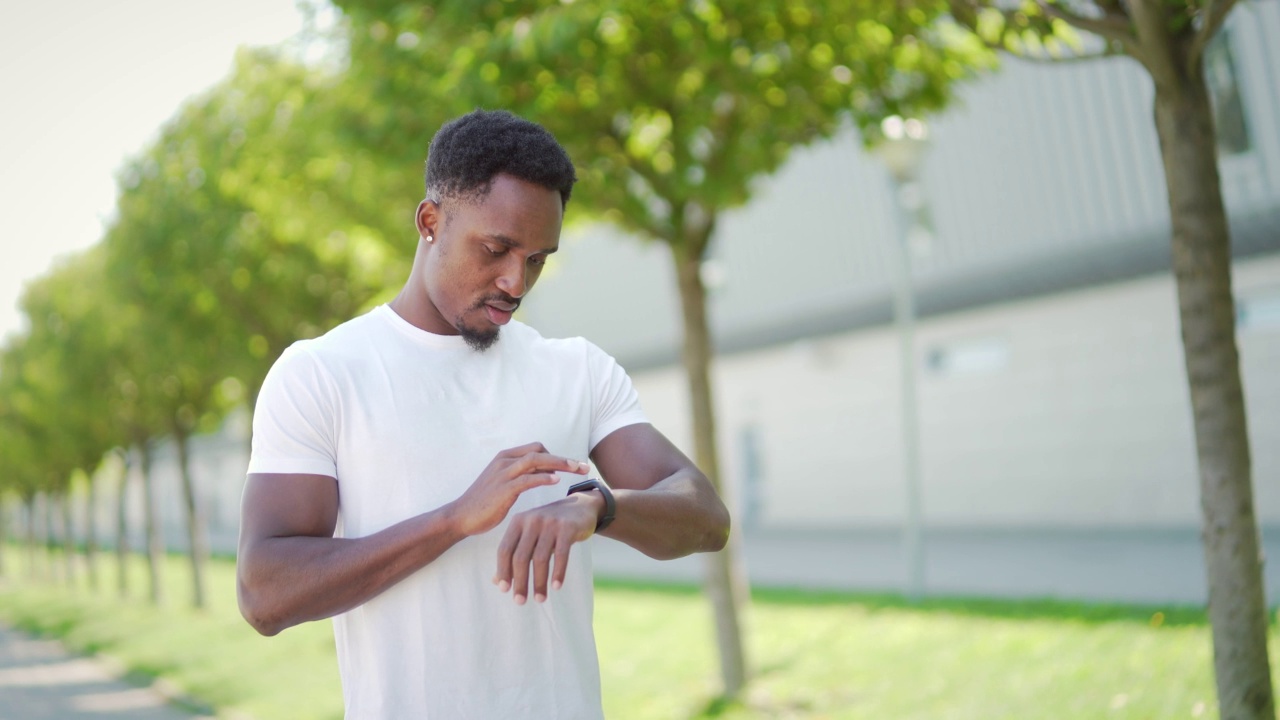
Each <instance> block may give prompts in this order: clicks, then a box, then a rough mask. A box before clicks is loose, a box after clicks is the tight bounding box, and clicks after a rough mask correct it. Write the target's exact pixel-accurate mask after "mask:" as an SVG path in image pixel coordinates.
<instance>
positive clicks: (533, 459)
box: [450, 442, 588, 535]
mask: <svg viewBox="0 0 1280 720" xmlns="http://www.w3.org/2000/svg"><path fill="white" fill-rule="evenodd" d="M587 467H588V465H587V464H586V463H585V462H582V461H581V460H571V459H569V458H564V457H560V456H559V455H551V454H550V453H548V452H547V448H546V447H545V446H543V444H542V443H538V442H536V443H529V444H528V445H521V446H520V447H515V448H511V449H509V450H503V451H502V452H500V453H498V454H497V455H496V456H494V458H493V460H492V461H491V462H490V463H489V465H488V467H486V468H485V469H484V472H482V473H480V477H478V478H476V481H475V482H473V483H471V487H469V488H467V491H466V492H464V493H463V494H462V497H460V498H458V499H457V500H454V501H453V502H452V503H450V506H451V507H450V511H451V512H450V514H451V515H452V516H453V517H454V518H455V521H456V522H457V524H458V525H457V527H458V529H459V530H460V531H461V532H462V533H463V534H464V535H479V534H480V533H484V532H488V531H490V530H492V529H494V528H495V527H497V526H498V524H499V523H501V522H502V520H503V518H505V517H506V516H507V513H509V512H511V506H512V505H515V503H516V498H518V497H520V494H521V493H523V492H524V491H525V490H530V489H532V488H535V487H541V486H543V485H555V484H556V483H558V482H560V478H558V477H556V473H557V472H571V473H577V474H579V475H584V474H586V472H587Z"/></svg>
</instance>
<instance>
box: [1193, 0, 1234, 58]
mask: <svg viewBox="0 0 1280 720" xmlns="http://www.w3.org/2000/svg"><path fill="white" fill-rule="evenodd" d="M1236 2H1237V0H1208V2H1207V3H1206V4H1205V7H1204V11H1203V12H1202V13H1201V14H1200V29H1199V30H1197V31H1196V37H1195V39H1194V40H1192V41H1191V48H1190V49H1189V50H1188V51H1187V66H1188V69H1190V68H1194V67H1195V66H1196V63H1198V62H1200V58H1201V57H1202V56H1203V55H1204V49H1205V48H1206V47H1208V46H1209V42H1210V41H1211V40H1213V36H1214V35H1217V34H1218V31H1219V30H1221V29H1222V24H1223V23H1224V22H1226V21H1227V16H1228V15H1230V14H1231V10H1232V9H1233V8H1235V6H1236Z"/></svg>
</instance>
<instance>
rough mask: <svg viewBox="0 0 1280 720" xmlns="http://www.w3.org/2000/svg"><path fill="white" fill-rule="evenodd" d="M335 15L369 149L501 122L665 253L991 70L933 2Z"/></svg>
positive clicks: (443, 9)
mask: <svg viewBox="0 0 1280 720" xmlns="http://www.w3.org/2000/svg"><path fill="white" fill-rule="evenodd" d="M337 4H338V5H339V6H340V7H341V8H342V9H343V11H344V12H345V13H347V15H348V17H349V22H350V30H349V32H348V37H349V43H350V55H351V63H352V69H351V72H352V75H353V77H354V78H355V80H356V82H357V83H360V84H362V85H365V86H367V87H369V88H370V91H369V92H370V96H371V99H372V102H373V103H374V104H373V107H374V108H376V112H375V113H374V114H373V117H372V119H370V120H369V121H368V124H369V125H370V126H372V127H373V128H374V129H375V130H381V134H380V136H381V137H390V136H396V135H398V136H400V137H401V138H412V137H423V136H424V135H425V134H426V133H427V132H428V131H429V129H430V128H432V127H434V126H435V125H438V124H439V121H440V120H441V119H442V118H447V117H450V116H453V115H457V114H460V113H462V112H465V111H466V110H469V109H471V108H472V107H475V106H484V107H502V108H507V109H510V110H512V111H514V112H516V113H517V114H521V115H523V116H525V117H528V118H530V119H533V120H536V121H537V122H539V123H541V124H543V125H544V126H545V127H547V128H548V129H549V130H550V131H551V132H552V133H553V134H554V135H555V136H556V137H557V138H558V139H559V140H560V141H561V142H562V143H563V144H564V145H565V146H566V148H567V149H568V150H569V152H570V155H571V156H572V157H573V158H574V161H575V163H576V164H577V166H578V169H579V175H580V178H581V182H580V184H579V187H578V188H577V189H575V197H577V198H580V201H579V202H580V204H581V205H583V206H585V207H586V209H587V210H588V211H589V212H590V213H592V214H594V215H597V216H602V217H604V218H606V219H608V220H610V221H612V222H614V223H617V224H619V225H622V226H623V227H626V228H628V229H631V230H633V231H636V232H638V233H639V234H640V235H641V236H643V237H646V238H652V239H660V240H664V241H667V242H671V243H680V242H684V240H685V236H686V234H687V233H686V232H685V229H684V227H683V226H682V222H683V223H689V224H691V225H694V226H697V225H705V224H706V223H707V222H708V221H709V218H710V217H711V216H714V214H715V213H716V212H718V211H720V210H722V209H725V208H729V207H733V206H735V205H739V204H742V203H743V202H745V201H746V200H747V199H748V198H749V196H750V192H751V188H752V184H753V182H754V181H755V180H756V179H757V178H759V177H761V176H762V175H766V174H768V173H771V172H773V171H774V170H776V169H777V168H778V167H779V165H780V164H781V163H782V162H783V161H784V160H785V159H786V157H787V155H788V153H789V152H790V150H791V148H792V147H794V146H796V145H801V144H804V143H808V142H811V141H813V140H815V139H818V138H822V137H826V136H829V135H831V134H832V133H834V132H835V131H836V130H837V129H838V128H839V127H841V123H842V122H846V121H847V120H850V119H851V120H852V122H853V123H854V124H855V125H856V126H857V127H859V128H860V129H862V130H864V131H867V130H872V129H874V128H875V127H877V126H878V123H879V122H880V120H881V119H882V118H884V117H886V116H888V115H895V114H897V115H922V114H925V113H928V112H931V111H934V110H938V109H940V108H942V107H943V106H945V104H946V103H947V102H948V101H949V99H950V98H951V89H952V85H953V83H954V82H955V81H957V80H960V79H962V78H964V77H966V76H968V75H970V74H971V73H972V71H973V68H974V67H978V66H984V65H986V64H989V62H990V55H989V54H988V53H987V52H986V51H985V49H984V48H982V47H981V46H980V44H978V43H975V42H974V41H973V39H972V37H970V36H968V35H967V34H965V33H961V32H958V31H957V30H956V29H955V28H954V27H952V26H950V25H949V24H947V23H945V22H942V21H941V18H942V14H943V13H944V12H945V10H946V6H945V5H944V4H940V3H919V4H909V5H899V4H896V3H885V2H876V1H875V0H839V1H834V0H833V1H829V2H822V3H800V2H764V3H761V2H732V1H730V2H711V1H710V0H708V1H705V2H697V3H685V2H674V1H672V0H668V1H665V2H641V1H640V0H632V1H626V2H586V1H585V0H584V1H581V2H574V3H560V2H537V1H524V2H488V3H484V4H483V5H480V6H476V5H475V4H473V3H464V2H444V3H430V4H429V3H412V2H362V1H361V0H339V2H338V3H337ZM868 137H870V135H869V134H868ZM405 151H408V148H406V149H405V150H402V151H401V152H405ZM412 151H413V152H421V148H419V147H413V148H412ZM694 254H695V255H697V254H699V253H694Z"/></svg>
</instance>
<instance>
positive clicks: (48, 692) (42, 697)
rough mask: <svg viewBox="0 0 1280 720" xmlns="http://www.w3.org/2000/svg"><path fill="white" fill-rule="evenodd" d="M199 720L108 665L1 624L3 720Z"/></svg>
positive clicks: (0, 718)
mask: <svg viewBox="0 0 1280 720" xmlns="http://www.w3.org/2000/svg"><path fill="white" fill-rule="evenodd" d="M194 717H200V716H198V715H192V714H190V713H188V712H184V711H182V710H180V709H178V708H176V707H174V706H172V705H169V704H168V703H167V701H166V700H165V698H164V696H163V695H162V694H161V693H159V692H158V691H156V690H155V689H152V688H145V687H136V686H133V685H129V684H126V683H124V682H122V681H120V680H119V679H117V675H116V673H114V672H112V670H111V669H110V666H109V665H108V664H107V663H104V662H101V661H98V660H95V659H92V658H85V657H77V656H74V655H71V654H69V653H68V652H67V651H66V649H65V648H63V646H62V644H61V643H59V642H57V641H56V640H41V639H36V638H32V637H31V636H29V635H26V634H24V633H22V632H19V631H17V630H14V629H12V628H10V627H7V626H5V625H0V720H81V719H83V720H88V719H89V718H96V719H107V718H129V719H130V720H186V719H187V718H194Z"/></svg>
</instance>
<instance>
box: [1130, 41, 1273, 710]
mask: <svg viewBox="0 0 1280 720" xmlns="http://www.w3.org/2000/svg"><path fill="white" fill-rule="evenodd" d="M1174 64H1175V65H1177V64H1181V63H1174ZM1175 75H1176V76H1177V77H1178V79H1179V82H1176V83H1175V82H1170V81H1169V80H1167V79H1166V80H1165V81H1163V82H1162V81H1161V80H1160V78H1157V81H1156V99H1155V120H1156V130H1157V132H1158V133H1159V137H1160V152H1161V156H1162V158H1163V160H1164V172H1165V181H1166V183H1167V185H1168V193H1169V210H1170V215H1171V217H1172V223H1173V268H1174V275H1175V276H1176V278H1177V285H1178V308H1179V312H1180V316H1181V321H1182V344H1183V349H1184V353H1185V360H1186V366H1187V379H1188V382H1189V383H1190V387H1191V408H1192V412H1193V415H1194V422H1195V435H1196V450H1197V454H1198V457H1199V465H1200V505H1201V510H1202V512H1203V522H1204V528H1203V539H1204V553H1205V566H1206V570H1207V572H1208V582H1209V620H1210V622H1211V623H1212V625H1213V656H1214V671H1215V676H1216V680H1217V688H1218V703H1219V712H1220V716H1221V717H1222V718H1223V720H1243V719H1245V718H1248V719H1250V720H1255V719H1261V718H1266V720H1274V718H1275V705H1274V700H1273V698H1272V690H1271V670H1270V663H1269V660H1268V657H1267V604H1266V599H1265V597H1264V591H1263V585H1262V555H1261V552H1260V549H1259V537H1258V525H1257V521H1256V519H1255V517H1254V509H1253V488H1252V477H1251V473H1252V471H1251V467H1250V458H1249V436H1248V429H1247V425H1246V421H1245V407H1244V393H1243V391H1242V388H1241V381H1240V362H1239V357H1238V355H1237V350H1236V336H1235V302H1234V298H1233V296H1232V291H1231V247H1230V242H1231V241H1230V236H1229V231H1228V227H1227V217H1226V211H1225V209H1224V207H1223V202H1222V190H1221V185H1220V182H1219V177H1218V166H1217V145H1216V139H1215V134H1214V125H1213V122H1214V121H1213V113H1212V109H1211V106H1210V102H1209V93H1208V89H1207V87H1206V85H1205V81H1204V73H1203V70H1202V68H1201V67H1200V63H1198V62H1197V63H1195V67H1194V68H1192V69H1185V70H1182V71H1181V72H1177V73H1175Z"/></svg>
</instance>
